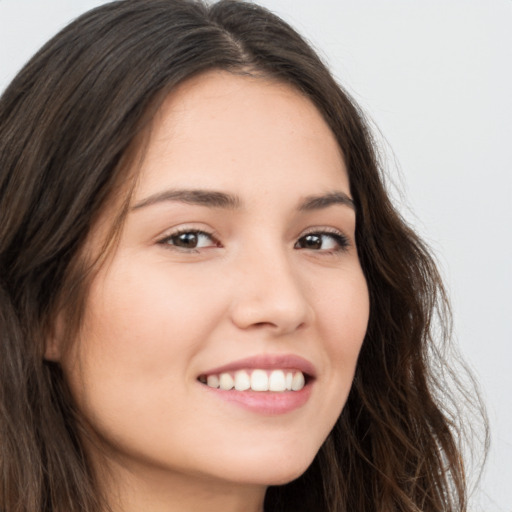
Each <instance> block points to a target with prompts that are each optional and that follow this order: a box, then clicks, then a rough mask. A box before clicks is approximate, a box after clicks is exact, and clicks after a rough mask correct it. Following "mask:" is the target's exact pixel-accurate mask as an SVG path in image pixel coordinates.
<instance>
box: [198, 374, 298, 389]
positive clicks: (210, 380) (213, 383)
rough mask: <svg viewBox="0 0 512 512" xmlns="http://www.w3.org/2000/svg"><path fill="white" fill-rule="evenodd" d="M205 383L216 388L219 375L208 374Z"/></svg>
mask: <svg viewBox="0 0 512 512" xmlns="http://www.w3.org/2000/svg"><path fill="white" fill-rule="evenodd" d="M206 384H208V386H210V387H211V388H218V387H219V377H217V375H208V377H207V378H206ZM290 389H291V388H290Z"/></svg>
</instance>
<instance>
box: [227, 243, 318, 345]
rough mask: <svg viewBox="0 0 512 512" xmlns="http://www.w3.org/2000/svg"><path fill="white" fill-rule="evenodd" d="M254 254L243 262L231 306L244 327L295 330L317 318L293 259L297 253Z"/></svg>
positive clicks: (274, 331) (276, 331)
mask: <svg viewBox="0 0 512 512" xmlns="http://www.w3.org/2000/svg"><path fill="white" fill-rule="evenodd" d="M276 252H277V251H274V252H273V254H265V255H262V254H254V255H252V257H250V258H245V259H244V260H243V261H242V262H240V268H239V273H238V277H239V279H238V280H237V282H236V283H235V290H234V296H233V301H232V307H231V318H232V321H233V323H234V324H235V325H236V326H237V327H238V328H240V329H245V330H247V329H267V330H269V331H270V332H271V333H272V334H274V335H282V334H288V333H292V332H294V331H296V330H298V329H301V328H304V327H305V326H307V325H308V324H309V323H310V322H311V321H312V320H313V308H312V307H311V304H310V302H309V300H308V295H309V294H308V293H307V284H306V283H305V282H304V279H301V274H300V271H299V269H297V268H295V267H294V265H293V264H292V262H291V261H290V260H293V255H292V256H290V255H286V254H282V253H280V254H276Z"/></svg>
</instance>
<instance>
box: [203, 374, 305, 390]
mask: <svg viewBox="0 0 512 512" xmlns="http://www.w3.org/2000/svg"><path fill="white" fill-rule="evenodd" d="M199 381H200V382H202V383H206V385H207V386H208V387H210V388H220V389H222V390H223V391H229V390H231V389H233V388H234V389H236V390H237V391H247V390H251V391H273V392H282V391H300V390H301V389H302V388H303V387H304V385H305V378H304V374H303V373H302V372H299V371H287V370H272V371H269V370H260V369H257V370H252V372H251V371H250V370H249V371H246V370H239V371H237V372H235V374H234V375H233V374H231V373H229V372H225V373H221V374H219V375H215V374H212V375H208V376H207V377H204V376H201V377H200V378H199Z"/></svg>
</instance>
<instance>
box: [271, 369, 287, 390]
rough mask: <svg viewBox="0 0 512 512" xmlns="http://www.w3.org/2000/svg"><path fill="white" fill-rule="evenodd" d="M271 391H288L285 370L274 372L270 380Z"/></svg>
mask: <svg viewBox="0 0 512 512" xmlns="http://www.w3.org/2000/svg"><path fill="white" fill-rule="evenodd" d="M268 389H269V391H286V381H285V377H284V372H283V370H274V371H273V372H272V373H271V374H270V377H269V379H268Z"/></svg>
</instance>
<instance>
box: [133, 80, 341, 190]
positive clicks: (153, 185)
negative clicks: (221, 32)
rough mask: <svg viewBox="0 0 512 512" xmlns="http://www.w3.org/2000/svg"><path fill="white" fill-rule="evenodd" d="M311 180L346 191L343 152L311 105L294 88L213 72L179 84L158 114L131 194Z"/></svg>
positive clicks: (283, 184) (250, 187)
mask: <svg viewBox="0 0 512 512" xmlns="http://www.w3.org/2000/svg"><path fill="white" fill-rule="evenodd" d="M267 178H271V179H269V180H267V181H268V182H269V183H271V184H272V186H273V187H288V188H289V187H292V186H293V184H294V183H297V184H300V183H301V182H304V185H305V184H306V183H311V181H314V182H315V183H316V185H317V187H318V188H319V191H322V189H326V190H328V189H331V188H332V187H335V186H336V187H338V188H339V187H342V188H344V189H346V190H347V191H348V176H347V173H346V169H345V165H344V160H343V155H342V153H341V150H340V148H339V146H338V144H337V142H336V139H335V137H334V134H333V133H332V131H331V130H330V128H329V126H328V125H327V123H326V122H325V121H324V119H323V117H322V115H321V114H320V112H319V111H318V109H317V108H316V107H315V106H314V104H313V103H312V102H311V101H310V100H309V99H307V98H306V97H305V96H304V95H303V94H301V93H300V92H299V91H297V90H296V89H294V88H293V87H291V86H289V85H286V84H283V83H279V82H275V81H270V80H268V79H265V78H261V77H254V76H246V75H243V76H242V75H234V74H231V73H228V72H224V71H212V72H208V73H206V74H203V75H200V76H197V77H194V78H192V79H190V80H188V81H185V82H184V83H182V84H181V85H180V86H179V87H177V88H176V89H175V90H174V91H172V93H171V94H169V96H168V97H167V98H166V100H165V101H164V103H163V105H162V106H161V108H160V109H159V111H158V112H157V114H156V116H155V118H154V122H153V126H152V130H151V135H150V139H149V144H148V146H147V148H146V152H145V156H144V160H143V163H142V167H141V172H140V176H139V184H138V187H137V190H136V197H137V198H140V197H142V196H145V195H148V194H151V193H155V192H157V191H158V189H161V188H162V187H190V186H192V187H197V188H205V187H206V188H210V187H212V188H219V187H221V188H238V189H239V191H240V192H241V193H244V191H245V192H250V191H251V190H254V187H255V186H257V185H261V184H262V183H263V182H264V181H265V180H266V179H267Z"/></svg>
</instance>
